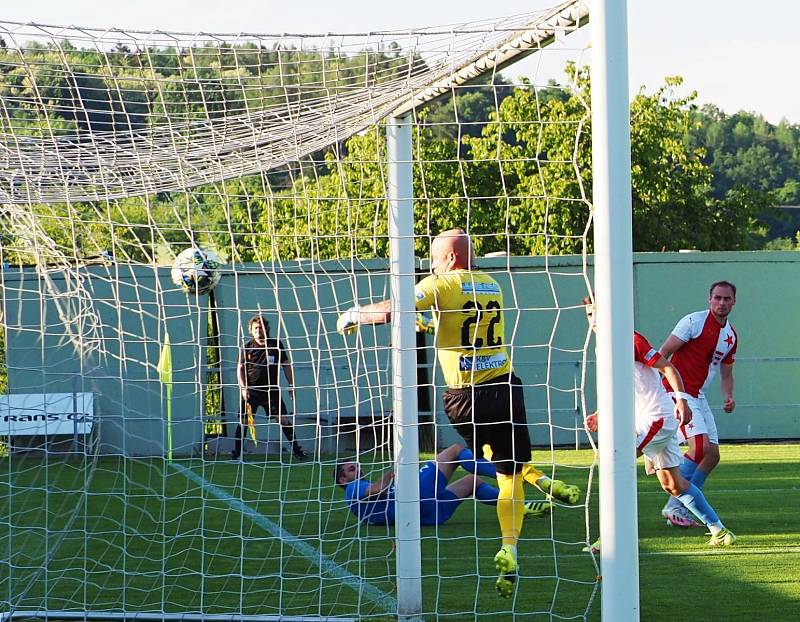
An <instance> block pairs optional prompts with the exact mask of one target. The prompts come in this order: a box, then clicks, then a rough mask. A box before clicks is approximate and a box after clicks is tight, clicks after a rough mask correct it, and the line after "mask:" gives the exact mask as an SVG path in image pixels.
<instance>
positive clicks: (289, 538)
mask: <svg viewBox="0 0 800 622" xmlns="http://www.w3.org/2000/svg"><path fill="white" fill-rule="evenodd" d="M169 464H170V466H171V467H172V468H173V469H175V470H176V471H178V472H179V473H182V474H183V475H184V476H186V477H187V478H189V479H190V480H192V481H193V482H194V483H195V484H198V485H199V486H201V487H203V488H204V489H205V490H207V491H208V492H210V493H211V494H213V495H214V496H215V497H217V498H218V499H222V500H223V501H225V502H226V503H227V504H228V505H229V506H231V507H232V508H233V509H235V510H238V511H239V512H241V513H242V514H244V515H245V516H247V518H249V519H250V520H251V521H253V522H254V523H255V524H256V525H258V526H259V527H262V528H264V529H265V530H266V531H268V532H269V533H270V534H272V535H273V536H275V537H276V538H280V540H281V541H282V542H284V543H285V544H288V545H289V546H291V547H292V548H293V549H294V550H295V551H297V552H298V553H300V554H301V555H302V556H304V557H305V558H307V559H308V560H309V561H310V562H311V563H313V564H314V565H316V566H317V567H319V569H320V570H321V571H322V573H323V574H325V575H328V576H330V577H333V578H336V579H341V580H342V582H343V583H344V584H345V585H346V586H347V587H349V588H351V589H352V590H354V591H355V592H356V594H359V595H361V596H364V597H366V598H367V599H368V600H371V601H372V602H374V603H375V604H377V605H379V606H381V607H383V609H384V611H386V613H397V600H395V598H394V597H393V596H391V595H390V594H387V593H386V592H382V591H381V590H379V589H378V588H377V587H375V586H374V585H370V584H369V583H367V582H366V581H365V580H364V579H362V578H361V577H358V576H356V575H354V574H351V573H349V572H347V570H345V569H344V568H342V567H341V566H340V565H339V564H337V563H336V562H335V561H333V560H332V559H331V558H330V557H328V556H327V555H325V554H324V553H322V551H320V550H319V549H317V548H315V547H313V546H311V545H310V544H308V543H307V542H304V541H303V540H301V539H300V538H298V537H297V536H295V535H294V534H291V533H289V532H288V531H286V530H285V529H284V528H283V527H281V526H280V525H276V524H275V523H273V522H272V521H271V520H270V519H268V518H267V517H266V516H264V515H263V514H260V513H258V512H256V511H255V510H254V509H252V508H251V507H250V506H248V505H247V504H246V503H244V502H242V501H240V500H239V499H237V498H235V497H232V496H231V495H229V494H228V493H227V492H225V491H224V490H222V488H218V487H217V486H214V484H211V483H210V482H208V481H206V480H205V479H203V478H202V477H201V476H199V475H198V474H197V473H195V472H194V471H192V470H190V469H187V468H186V467H184V466H182V465H180V464H176V463H174V462H171V463H169Z"/></svg>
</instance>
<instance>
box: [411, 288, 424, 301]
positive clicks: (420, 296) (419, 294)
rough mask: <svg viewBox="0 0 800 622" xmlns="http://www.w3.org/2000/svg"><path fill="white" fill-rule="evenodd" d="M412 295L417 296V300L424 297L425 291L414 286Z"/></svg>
mask: <svg viewBox="0 0 800 622" xmlns="http://www.w3.org/2000/svg"><path fill="white" fill-rule="evenodd" d="M414 295H415V296H416V297H417V300H422V299H423V298H425V292H423V291H422V290H419V289H416V288H414Z"/></svg>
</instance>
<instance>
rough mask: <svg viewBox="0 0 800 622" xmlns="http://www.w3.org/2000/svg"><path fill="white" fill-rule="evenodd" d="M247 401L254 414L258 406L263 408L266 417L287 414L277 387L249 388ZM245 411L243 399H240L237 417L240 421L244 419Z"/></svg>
mask: <svg viewBox="0 0 800 622" xmlns="http://www.w3.org/2000/svg"><path fill="white" fill-rule="evenodd" d="M247 403H248V404H250V408H251V409H252V410H253V415H254V416H255V414H256V411H257V410H258V407H259V406H260V407H261V408H263V409H264V412H265V413H266V415H267V417H275V418H278V417H279V416H280V415H288V414H289V411H288V410H286V404H284V403H283V400H282V399H281V392H280V390H278V389H275V390H274V391H253V390H252V389H250V399H248V400H247ZM245 412H246V410H245V400H240V403H239V417H240V420H241V421H244V416H245Z"/></svg>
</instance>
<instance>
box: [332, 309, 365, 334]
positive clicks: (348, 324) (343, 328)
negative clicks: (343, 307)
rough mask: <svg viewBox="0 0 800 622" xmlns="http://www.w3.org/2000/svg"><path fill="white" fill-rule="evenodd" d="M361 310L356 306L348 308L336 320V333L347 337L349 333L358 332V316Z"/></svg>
mask: <svg viewBox="0 0 800 622" xmlns="http://www.w3.org/2000/svg"><path fill="white" fill-rule="evenodd" d="M360 311H361V308H360V307H359V306H358V305H356V306H355V307H350V308H349V309H348V310H347V311H345V312H344V313H342V314H341V315H340V316H339V319H338V320H336V331H337V332H339V333H341V334H342V335H349V334H350V333H352V332H354V331H356V330H358V316H359V313H360Z"/></svg>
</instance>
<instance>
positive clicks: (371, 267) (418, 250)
mask: <svg viewBox="0 0 800 622" xmlns="http://www.w3.org/2000/svg"><path fill="white" fill-rule="evenodd" d="M587 19H588V10H587V7H586V4H585V3H584V2H580V1H577V0H572V1H569V2H565V3H563V4H561V5H559V6H556V7H550V8H547V9H545V10H541V11H538V12H536V13H530V14H524V15H517V16H513V17H507V18H500V19H493V20H486V21H482V22H472V23H465V24H456V25H448V26H446V27H425V28H419V29H416V30H406V31H399V32H388V31H387V32H381V31H375V32H372V33H366V34H357V33H355V34H324V35H253V34H238V35H233V34H219V35H209V34H193V35H190V34H185V33H165V32H150V33H147V32H136V31H129V30H120V29H117V28H109V29H107V30H102V31H101V30H93V29H82V28H77V27H68V28H67V27H55V26H46V25H34V24H15V23H0V104H2V106H0V147H2V152H0V222H2V233H0V254H2V257H0V259H1V260H2V273H0V275H1V277H2V282H1V284H2V290H0V292H1V294H2V327H1V328H2V339H3V348H2V351H3V359H2V360H0V364H1V365H2V366H1V367H0V372H2V373H1V374H0V382H2V383H3V384H2V386H0V389H2V392H3V393H5V394H6V395H3V396H2V398H1V399H0V426H2V427H0V440H1V441H2V442H1V443H0V492H1V493H2V494H0V520H1V521H2V523H1V524H2V526H0V550H2V551H3V555H1V556H0V618H2V619H14V618H19V619H21V618H36V617H51V618H53V619H56V618H60V619H137V620H147V619H153V620H162V619H182V620H191V619H207V620H214V619H217V620H231V619H247V620H293V619H296V620H325V619H331V620H333V619H335V620H347V619H352V620H364V619H372V620H388V619H396V618H397V616H398V611H399V610H402V608H403V606H402V603H400V604H399V603H398V592H397V581H398V571H397V567H396V556H397V552H398V549H401V548H402V547H405V546H409V543H408V541H407V539H405V538H404V536H403V533H404V531H403V528H402V526H398V527H393V526H392V527H387V526H376V525H367V524H364V523H362V522H360V521H359V520H358V518H357V517H356V516H355V515H354V514H352V513H351V512H350V511H349V509H348V504H347V503H346V501H345V498H344V494H343V491H342V489H341V488H340V487H339V486H337V485H336V484H335V480H334V469H335V467H336V465H338V464H339V463H341V462H343V461H357V462H358V463H359V464H360V467H361V469H362V470H363V472H364V473H365V475H367V476H368V477H370V478H371V479H373V480H377V479H378V477H379V476H380V474H381V473H382V472H384V471H385V470H387V469H390V468H393V467H394V466H396V454H395V450H396V449H397V447H396V445H397V439H398V438H399V436H398V435H399V434H400V432H399V431H398V430H397V429H396V426H395V425H394V422H395V413H394V412H393V387H394V386H395V379H394V378H393V369H392V343H391V338H390V331H389V328H388V327H383V326H374V327H373V326H370V327H363V328H362V329H361V330H360V331H358V334H357V335H355V336H349V337H343V336H342V335H340V334H338V333H337V332H336V320H337V317H338V315H339V313H341V312H342V311H344V310H346V309H347V308H348V307H351V306H353V305H355V304H365V303H369V302H374V301H378V300H382V299H386V298H389V297H390V295H391V289H390V270H391V267H390V247H391V244H392V239H391V236H390V234H389V225H388V215H387V214H388V204H389V190H388V186H389V179H388V173H387V139H386V120H387V118H390V117H393V118H399V117H404V118H408V119H410V124H411V134H412V145H413V146H412V170H413V195H414V200H413V214H414V218H413V227H414V236H413V251H414V254H415V256H416V259H415V260H414V265H415V269H416V271H417V276H418V277H420V276H424V274H425V273H426V272H428V271H429V261H428V257H429V254H430V243H431V240H432V238H433V236H435V235H436V233H438V232H439V231H443V230H445V229H449V228H453V227H463V228H465V229H466V230H467V231H468V232H469V234H470V235H471V236H472V238H473V240H474V242H475V247H476V251H477V254H478V256H479V258H478V267H479V268H480V269H481V270H484V271H487V272H489V273H490V274H491V275H492V276H494V277H495V278H496V279H497V280H498V281H499V282H500V284H501V286H502V287H503V289H504V292H505V304H506V307H507V308H506V309H504V310H503V311H504V313H505V325H506V339H507V342H508V344H509V352H510V353H511V356H512V359H513V362H514V367H515V370H516V373H517V375H518V376H519V377H520V378H521V379H522V381H523V384H524V386H525V400H526V404H527V407H528V421H529V424H530V432H531V438H532V442H533V443H534V445H535V448H534V462H535V463H536V465H537V466H538V467H539V468H540V469H541V470H542V471H544V472H545V473H547V474H548V475H550V476H551V477H555V478H558V479H562V480H565V481H567V482H568V483H572V484H576V485H578V486H579V487H580V488H581V491H582V494H581V497H580V500H579V502H578V503H577V504H574V505H570V504H566V503H561V502H554V507H553V511H552V512H551V513H550V514H549V515H547V516H545V517H543V518H532V519H530V520H529V521H528V522H526V524H525V527H524V531H523V536H522V540H521V542H520V550H519V556H520V564H521V566H520V577H519V581H518V588H517V590H516V593H515V595H514V597H513V598H512V599H509V600H501V599H499V598H498V596H497V595H496V594H495V591H494V581H495V578H496V576H495V572H494V569H493V564H492V562H491V559H492V556H493V554H494V552H495V551H496V550H497V547H498V543H499V532H498V528H497V519H496V516H495V509H494V508H492V507H489V506H487V505H484V504H480V503H476V502H475V501H474V500H472V499H468V500H466V501H465V502H464V503H462V505H461V506H460V507H459V509H458V511H457V512H456V514H455V515H454V516H453V518H452V519H451V520H450V521H448V522H447V523H444V524H442V525H439V526H437V527H424V528H423V529H422V531H421V536H420V542H421V551H422V566H421V568H420V569H419V577H421V580H422V609H421V612H420V616H421V617H423V618H424V619H426V620H466V619H487V620H488V619H496V616H498V615H500V616H501V617H502V616H504V615H510V614H511V612H512V611H513V612H514V615H515V616H516V617H515V618H514V619H531V620H533V619H545V618H547V619H554V618H555V619H586V618H587V617H588V616H589V612H590V610H591V608H592V605H593V602H594V600H595V595H596V593H597V592H598V574H599V573H598V566H597V560H596V559H595V558H594V556H592V555H591V554H589V553H584V552H582V549H583V547H585V546H586V544H587V542H588V541H590V540H591V539H594V538H593V536H595V535H596V529H595V526H594V525H595V524H596V522H595V521H596V517H595V516H594V514H593V512H592V511H590V510H594V507H593V505H592V501H593V489H592V475H593V472H594V466H595V454H594V452H593V451H592V450H591V448H589V449H586V447H588V446H589V443H591V439H590V438H589V437H588V436H587V435H586V434H585V432H584V428H583V410H584V406H583V403H584V394H585V393H589V392H591V391H593V390H594V388H593V385H592V384H591V382H592V381H591V378H592V376H593V370H592V369H591V368H589V367H588V365H589V363H590V360H589V359H591V358H592V357H591V356H587V351H586V343H587V326H586V323H585V320H584V318H583V310H582V306H581V299H582V298H583V297H584V296H586V295H587V294H589V293H590V291H591V287H590V283H591V278H590V272H589V265H588V261H587V257H588V255H589V253H590V252H591V248H590V239H591V237H590V227H591V223H592V206H591V202H590V192H589V190H588V189H587V188H588V187H587V184H590V181H591V174H590V171H589V160H590V150H589V143H590V136H589V134H588V132H589V128H590V110H589V85H588V69H587V66H588V64H589V57H588V54H587V50H586V38H585V37H584V36H583V35H582V33H581V32H579V29H580V28H581V26H583V25H584V23H585V22H586V21H587ZM518 61H519V62H518ZM189 248H197V249H202V250H203V251H207V252H208V253H209V254H210V255H212V256H216V257H218V258H219V265H217V264H216V263H214V262H206V263H204V264H203V265H199V266H194V267H192V266H188V267H187V266H185V265H184V266H176V269H174V270H173V269H172V268H173V264H174V261H175V258H176V257H177V256H178V254H179V253H181V252H182V251H184V250H186V249H189ZM203 271H205V272H204V276H208V277H209V278H211V277H213V278H212V279H211V280H212V283H211V285H214V283H216V278H217V277H218V278H219V280H218V283H216V286H215V287H213V289H211V290H210V292H205V291H204V290H203V289H202V288H194V289H192V287H191V284H192V282H193V281H192V279H194V278H196V277H197V276H198V274H199V273H200V272H203ZM176 277H177V278H176ZM187 283H188V285H187ZM259 315H260V316H262V317H263V318H264V319H265V321H266V322H267V324H268V327H267V328H268V337H269V339H275V340H277V341H278V342H279V343H280V345H281V348H282V350H283V352H285V354H286V358H285V359H282V358H281V359H279V360H278V361H277V362H276V366H277V369H278V372H279V373H278V376H277V378H276V379H275V382H276V383H277V385H278V387H279V388H278V389H277V390H276V391H273V392H272V393H271V394H270V398H269V399H268V400H267V402H268V403H265V406H266V408H267V409H270V412H271V413H272V414H273V415H275V416H272V417H267V416H266V415H267V413H266V412H265V410H264V409H258V410H256V411H255V412H254V413H253V417H252V421H249V420H248V416H247V413H244V414H242V413H241V412H240V410H241V409H240V397H241V391H240V376H239V373H240V372H239V360H240V356H241V352H242V347H243V344H244V343H245V342H246V341H247V340H248V339H250V328H251V324H250V320H251V318H252V317H254V316H259ZM415 339H416V343H417V348H416V357H417V370H416V372H417V373H416V378H415V379H414V382H413V384H414V386H415V387H416V391H417V402H418V407H419V413H418V424H417V426H416V428H415V429H413V430H411V431H408V430H405V431H402V432H403V433H406V434H408V433H411V434H414V435H415V438H418V440H419V444H420V448H421V451H422V453H421V454H420V457H419V461H420V464H421V463H422V462H424V461H425V460H428V459H431V458H432V457H433V455H434V454H435V453H436V451H437V450H441V449H443V448H445V447H447V446H449V445H450V444H452V443H456V442H458V441H459V440H460V439H459V437H458V435H457V434H456V433H455V432H454V430H453V429H452V427H450V425H449V424H448V423H447V418H446V417H445V415H444V413H443V409H442V402H441V393H442V390H443V388H444V382H443V379H442V377H441V372H440V370H439V369H438V367H437V366H436V365H435V361H434V351H433V343H434V342H433V339H432V338H431V337H430V336H429V335H427V334H425V333H422V332H421V333H418V334H417V335H416V336H415ZM287 368H288V369H287ZM281 403H283V404H285V406H286V417H285V419H284V420H283V421H280V419H281V417H280V414H281V412H282V410H281V406H280V405H281ZM240 415H241V419H240ZM240 420H241V421H242V425H241V427H239V422H240ZM251 424H252V425H251ZM237 430H241V431H240V432H239V431H237ZM240 434H241V436H242V437H243V438H240V441H241V447H242V449H241V454H240V455H239V456H238V459H236V460H233V459H231V458H232V455H231V454H232V452H234V453H235V452H236V450H237V445H236V438H237V436H238V435H240ZM579 447H583V448H584V449H583V450H579ZM302 454H306V455H305V456H303V455H302ZM234 457H236V456H234ZM528 497H529V498H531V499H539V500H544V497H543V496H542V494H541V493H539V492H537V491H535V490H534V489H532V488H529V489H528ZM413 544H414V543H412V545H413Z"/></svg>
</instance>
